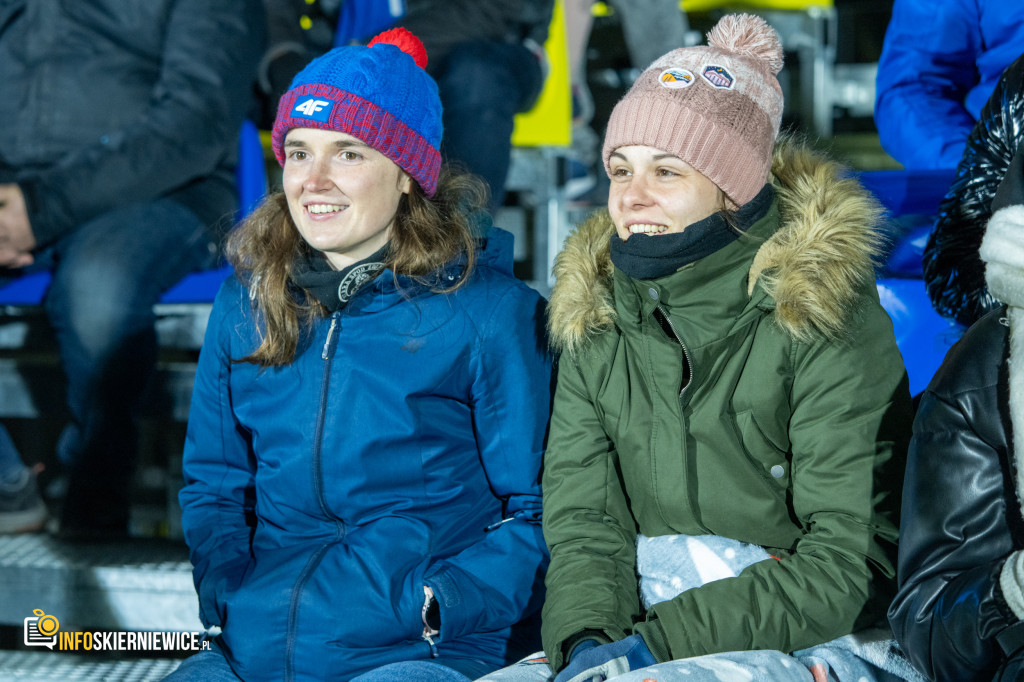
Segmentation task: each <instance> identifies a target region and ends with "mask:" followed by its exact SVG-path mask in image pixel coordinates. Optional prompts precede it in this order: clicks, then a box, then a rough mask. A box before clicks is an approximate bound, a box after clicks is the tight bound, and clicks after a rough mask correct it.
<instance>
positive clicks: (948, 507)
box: [889, 310, 1021, 682]
mask: <svg viewBox="0 0 1024 682" xmlns="http://www.w3.org/2000/svg"><path fill="white" fill-rule="evenodd" d="M1002 313H1003V311H1002V310H997V311H995V312H993V313H992V314H990V315H988V316H986V317H985V318H983V319H982V321H980V322H979V323H978V325H976V326H975V327H973V328H972V329H970V330H969V331H968V332H967V334H965V336H964V338H963V339H961V341H960V342H959V343H958V344H957V345H956V346H954V347H953V349H951V350H950V352H949V354H948V355H947V357H946V360H945V362H944V363H943V365H942V367H941V368H940V370H939V372H938V373H937V374H936V376H935V378H934V379H933V380H932V383H931V385H930V386H929V387H928V389H927V390H926V391H925V393H924V394H923V396H922V400H921V404H920V407H919V409H918V413H917V416H916V418H915V420H914V435H913V439H912V441H911V445H910V451H909V453H908V461H907V471H906V477H905V488H904V493H903V510H902V522H901V529H900V544H899V563H898V578H899V591H898V593H897V595H896V598H895V600H894V601H893V603H892V605H891V607H890V609H889V622H890V624H891V625H892V628H893V633H894V634H895V636H896V639H897V640H898V641H899V643H900V645H901V647H902V648H903V649H904V651H905V652H906V654H907V655H908V657H909V658H910V660H911V661H912V662H913V664H914V665H915V667H917V668H919V669H920V670H921V671H922V672H924V673H925V674H927V675H928V676H929V677H930V678H931V679H936V680H957V681H958V682H964V681H967V680H991V679H992V675H993V674H994V672H995V671H996V669H997V668H998V667H999V665H1000V664H1001V663H1002V661H1003V653H1002V650H1001V649H1000V647H999V645H998V643H997V642H996V640H995V637H996V635H998V634H999V633H1000V632H1002V631H1003V630H1004V629H1005V628H1007V627H1008V626H1009V625H1011V624H1012V623H1013V622H1015V621H1016V619H1015V618H1013V615H1012V612H1010V611H1009V609H1008V607H1007V606H1006V604H1005V601H1004V600H1003V599H1002V595H1001V592H1000V591H999V589H998V580H999V571H1000V570H1001V568H1002V565H1003V562H1004V561H1005V559H1006V557H1007V555H1009V554H1010V552H1012V551H1013V550H1014V549H1015V548H1017V547H1018V543H1017V542H1015V538H1020V537H1021V535H1020V531H1021V520H1020V518H1021V516H1020V506H1019V504H1018V503H1017V501H1016V495H1015V493H1014V490H1013V480H1014V478H1013V475H1012V473H1011V470H1010V463H1009V459H1008V453H1007V440H1006V436H1005V434H1006V433H1007V429H1008V428H1009V426H1008V425H1009V416H1008V411H1007V404H1006V403H1007V400H1008V398H1007V384H1006V373H1005V372H1006V362H1005V361H1004V358H1005V355H1006V350H1005V349H1006V338H1007V330H1006V327H1005V326H1003V325H1002V323H1001V322H1000V318H1001V315H1002Z"/></svg>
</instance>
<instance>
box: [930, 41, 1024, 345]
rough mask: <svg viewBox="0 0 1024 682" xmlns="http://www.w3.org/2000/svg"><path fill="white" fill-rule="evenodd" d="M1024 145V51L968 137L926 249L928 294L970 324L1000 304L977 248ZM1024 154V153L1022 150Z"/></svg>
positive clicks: (945, 312)
mask: <svg viewBox="0 0 1024 682" xmlns="http://www.w3.org/2000/svg"><path fill="white" fill-rule="evenodd" d="M1022 144H1024V56H1021V57H1020V58H1018V59H1017V60H1016V61H1015V62H1014V63H1013V64H1011V65H1010V66H1009V67H1008V68H1007V69H1006V71H1005V72H1004V73H1003V77H1002V78H1001V79H1000V81H999V84H998V85H996V89H995V91H994V92H993V93H992V96H991V98H989V101H988V103H987V104H986V105H985V107H984V108H983V109H982V111H981V116H980V118H979V119H978V123H977V125H975V127H974V130H973V131H972V132H971V134H970V137H968V138H967V146H966V148H965V149H964V155H963V158H962V160H961V161H960V165H959V166H958V167H957V171H956V178H955V179H954V180H953V184H952V185H950V188H949V191H948V192H947V193H946V197H945V198H944V199H943V200H942V204H941V205H940V206H939V218H938V222H937V223H936V225H935V230H934V231H933V232H932V234H931V237H930V238H929V239H928V244H927V246H926V247H925V250H924V261H923V266H924V278H925V285H926V286H927V289H928V296H929V297H930V298H931V301H932V305H933V306H934V308H935V310H937V311H938V312H939V314H941V315H943V316H945V317H949V318H952V319H955V320H956V321H957V322H959V323H961V324H963V325H965V326H969V325H971V324H973V323H974V322H975V321H976V320H978V319H979V318H980V317H981V316H982V315H984V314H985V313H986V312H988V311H989V310H992V309H993V308H996V307H998V306H999V302H998V301H996V300H995V299H994V298H993V297H992V295H991V294H989V292H988V289H987V288H986V286H985V266H984V264H983V263H982V262H981V259H980V258H979V257H978V247H979V245H980V244H981V239H982V236H983V235H984V233H985V225H986V224H987V223H988V219H989V218H990V217H991V216H992V210H991V202H992V196H993V194H994V193H995V190H996V187H997V186H998V185H999V182H1000V180H1002V178H1003V175H1004V174H1005V173H1006V170H1007V168H1008V167H1009V166H1010V162H1011V160H1012V159H1013V156H1014V154H1015V153H1017V150H1018V148H1019V147H1021V145H1022ZM1021 153H1024V152H1021Z"/></svg>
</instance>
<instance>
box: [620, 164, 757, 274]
mask: <svg viewBox="0 0 1024 682" xmlns="http://www.w3.org/2000/svg"><path fill="white" fill-rule="evenodd" d="M774 198H775V188H774V187H772V185H771V184H766V185H765V186H764V187H763V188H761V191H760V192H758V193H757V196H755V197H754V198H753V199H751V200H750V201H749V202H747V203H746V204H744V205H743V206H740V207H739V209H737V211H736V214H735V221H734V222H733V224H730V222H729V221H728V220H726V217H725V213H724V212H722V211H718V212H717V213H714V214H713V215H710V216H708V217H707V218H704V219H703V220H698V221H697V222H695V223H693V224H692V225H689V226H687V228H686V229H685V230H683V231H682V232H677V233H674V234H662V235H646V234H634V235H630V237H629V239H627V240H625V241H623V240H622V238H621V237H619V235H618V233H615V234H612V237H611V240H612V243H611V256H612V263H613V264H614V265H615V267H617V268H618V269H619V270H622V271H623V272H624V273H626V274H627V275H629V276H630V277H632V278H633V279H658V278H659V277H665V276H666V275H671V274H672V273H673V272H676V271H677V270H679V268H681V267H683V266H684V265H689V264H690V263H695V262H697V261H699V260H700V259H701V258H704V257H706V256H710V255H711V254H713V253H714V252H716V251H718V250H719V249H721V248H722V247H724V246H728V245H729V244H731V243H732V242H734V241H736V240H737V239H739V236H740V234H743V233H745V232H746V231H747V230H748V229H749V228H750V226H751V225H753V224H754V223H756V222H757V221H758V220H760V219H761V218H763V217H764V215H765V214H766V213H767V212H768V209H769V208H770V207H771V205H772V201H773V199H774Z"/></svg>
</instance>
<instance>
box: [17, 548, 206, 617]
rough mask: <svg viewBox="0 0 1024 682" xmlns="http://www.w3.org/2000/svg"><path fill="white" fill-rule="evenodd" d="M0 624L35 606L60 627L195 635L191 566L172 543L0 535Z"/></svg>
mask: <svg viewBox="0 0 1024 682" xmlns="http://www.w3.org/2000/svg"><path fill="white" fill-rule="evenodd" d="M0 594H2V595H3V598H2V599H0V625H15V626H21V625H22V624H23V623H24V622H25V619H26V618H30V617H32V616H33V613H34V612H35V611H36V610H42V611H43V612H45V613H46V614H48V615H52V616H54V617H55V618H56V619H57V620H58V621H59V623H60V629H61V630H64V631H73V630H79V631H84V630H103V631H130V632H141V631H153V632H201V631H202V630H203V627H202V624H201V622H200V620H199V602H198V598H197V597H196V593H195V588H194V586H193V584H192V565H191V564H190V563H189V560H188V551H187V549H186V547H185V545H184V544H183V543H182V542H180V541H167V540H162V539H151V538H135V539H131V540H125V541H118V542H109V543H66V542H62V541H59V540H57V539H55V538H52V537H50V536H48V535H0Z"/></svg>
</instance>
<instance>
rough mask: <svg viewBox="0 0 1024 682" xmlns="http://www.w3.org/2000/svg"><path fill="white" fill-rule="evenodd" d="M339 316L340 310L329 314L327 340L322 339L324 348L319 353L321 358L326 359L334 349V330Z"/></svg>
mask: <svg viewBox="0 0 1024 682" xmlns="http://www.w3.org/2000/svg"><path fill="white" fill-rule="evenodd" d="M339 317H341V312H340V311H337V312H334V313H332V314H331V328H330V329H328V330H327V340H326V341H324V350H323V352H322V353H320V359H321V360H326V359H328V358H329V357H331V355H332V353H333V351H334V343H333V342H334V330H335V328H337V326H338V318H339Z"/></svg>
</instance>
